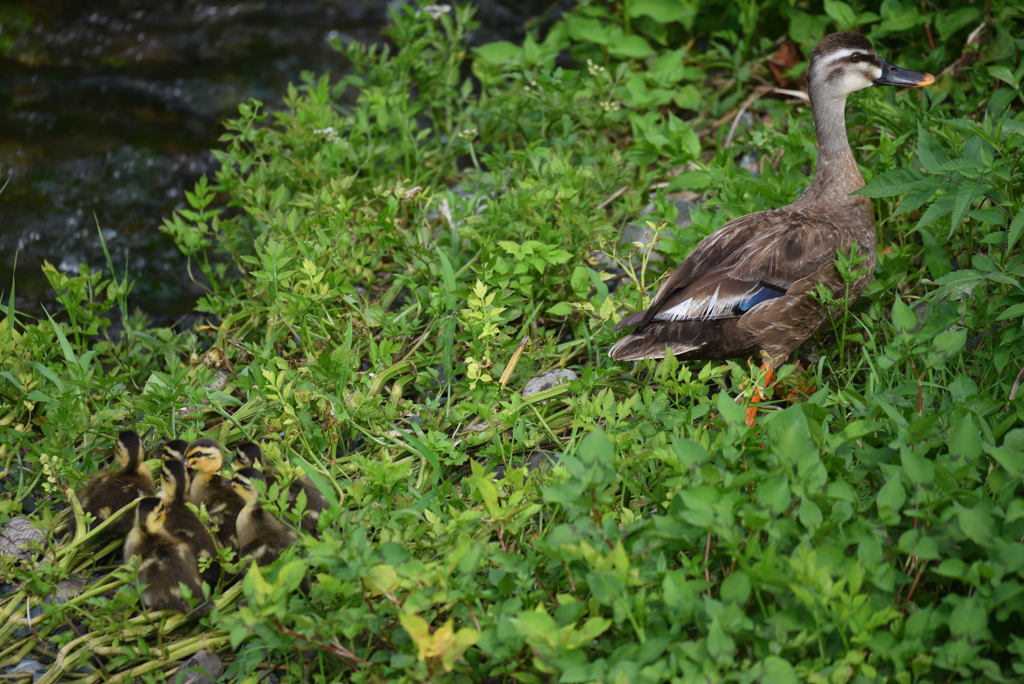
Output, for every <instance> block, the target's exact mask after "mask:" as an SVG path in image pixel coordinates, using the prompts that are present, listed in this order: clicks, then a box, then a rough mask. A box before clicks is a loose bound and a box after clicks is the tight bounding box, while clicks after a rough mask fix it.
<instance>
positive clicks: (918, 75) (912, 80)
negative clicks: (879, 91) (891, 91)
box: [874, 59, 935, 88]
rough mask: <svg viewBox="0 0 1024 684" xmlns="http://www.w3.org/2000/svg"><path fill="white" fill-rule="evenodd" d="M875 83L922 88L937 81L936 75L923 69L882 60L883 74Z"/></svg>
mask: <svg viewBox="0 0 1024 684" xmlns="http://www.w3.org/2000/svg"><path fill="white" fill-rule="evenodd" d="M874 83H875V85H889V86H907V87H908V88H921V87H924V86H927V85H931V84H932V83H935V77H934V76H932V75H931V74H926V73H924V72H923V71H911V70H909V69H901V68H900V67H898V66H896V65H895V64H890V63H889V62H886V61H885V60H884V59H883V60H882V75H881V76H879V77H878V78H876V79H875V81H874Z"/></svg>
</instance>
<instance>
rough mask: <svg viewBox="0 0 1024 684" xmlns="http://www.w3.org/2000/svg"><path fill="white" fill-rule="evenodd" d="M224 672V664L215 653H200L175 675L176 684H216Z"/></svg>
mask: <svg viewBox="0 0 1024 684" xmlns="http://www.w3.org/2000/svg"><path fill="white" fill-rule="evenodd" d="M223 672H224V664H223V663H222V662H221V661H220V656H218V655H217V654H215V653H207V652H206V651H199V652H198V653H195V654H193V655H192V657H191V658H189V659H188V660H186V661H185V662H183V663H182V664H181V667H179V668H178V671H177V672H175V673H174V684H215V682H216V681H217V678H218V677H220V676H221V674H222V673H223Z"/></svg>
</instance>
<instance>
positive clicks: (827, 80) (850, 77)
mask: <svg viewBox="0 0 1024 684" xmlns="http://www.w3.org/2000/svg"><path fill="white" fill-rule="evenodd" d="M881 76H882V60H881V59H880V58H879V57H878V55H877V54H875V52H874V51H873V50H864V49H862V48H842V49H839V50H836V51H835V52H831V53H828V54H824V55H822V56H820V57H817V58H815V60H814V63H813V65H812V66H811V73H810V74H809V80H810V81H812V82H813V83H814V89H815V90H816V91H818V92H821V93H824V94H825V95H827V96H831V97H835V98H845V97H846V96H848V95H849V94H850V93H854V92H857V91H858V90H863V89H864V88H870V87H871V86H872V85H874V81H875V80H877V79H878V78H880V77H881Z"/></svg>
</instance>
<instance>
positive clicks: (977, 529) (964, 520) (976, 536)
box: [953, 503, 993, 546]
mask: <svg viewBox="0 0 1024 684" xmlns="http://www.w3.org/2000/svg"><path fill="white" fill-rule="evenodd" d="M953 505H954V506H955V507H956V512H957V521H958V522H959V523H960V531H961V532H963V533H964V536H966V537H967V538H968V539H970V540H971V541H973V542H974V543H975V544H978V545H979V546H987V545H988V544H989V542H990V541H991V539H992V528H993V523H992V514H991V513H989V512H988V511H982V510H979V509H978V508H977V507H975V508H966V507H965V506H961V505H960V504H958V503H954V504H953Z"/></svg>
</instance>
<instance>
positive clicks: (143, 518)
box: [135, 496, 167, 534]
mask: <svg viewBox="0 0 1024 684" xmlns="http://www.w3.org/2000/svg"><path fill="white" fill-rule="evenodd" d="M166 519H167V508H166V507H165V506H164V502H163V501H161V500H160V499H158V498H157V497H155V496H147V497H146V498H145V499H142V500H140V501H139V507H138V508H136V509H135V524H136V526H138V527H139V528H141V529H143V530H145V531H146V532H149V533H150V534H155V533H157V532H159V531H160V530H162V529H163V528H164V520H166Z"/></svg>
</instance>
